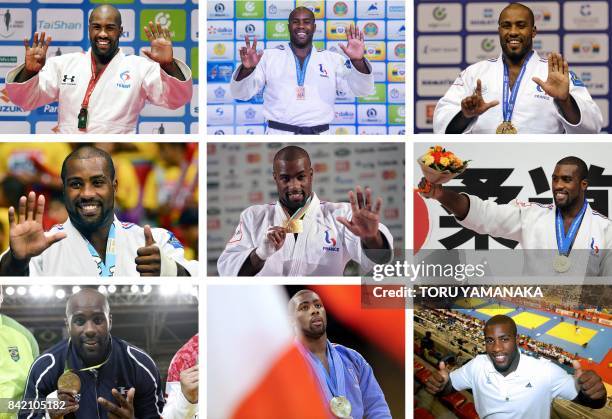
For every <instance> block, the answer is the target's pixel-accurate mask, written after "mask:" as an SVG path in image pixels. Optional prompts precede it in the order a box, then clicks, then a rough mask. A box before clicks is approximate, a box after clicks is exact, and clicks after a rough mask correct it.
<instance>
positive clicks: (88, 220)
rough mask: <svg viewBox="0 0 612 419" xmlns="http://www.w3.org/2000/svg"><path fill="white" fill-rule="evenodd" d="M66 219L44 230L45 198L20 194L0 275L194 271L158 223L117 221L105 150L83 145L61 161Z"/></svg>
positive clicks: (12, 211)
mask: <svg viewBox="0 0 612 419" xmlns="http://www.w3.org/2000/svg"><path fill="white" fill-rule="evenodd" d="M62 182H63V184H64V204H65V205H66V210H67V211H68V217H69V219H68V220H67V221H66V222H65V223H63V224H60V225H56V226H54V227H53V228H52V229H51V230H50V231H49V232H48V233H45V232H44V230H43V212H44V207H45V197H44V196H43V195H40V196H39V197H38V199H37V198H36V194H35V193H34V192H30V194H29V195H28V196H27V198H26V197H25V196H22V197H21V199H20V200H19V208H18V212H17V214H16V213H15V209H14V208H13V207H10V208H9V223H10V230H9V236H10V247H9V249H8V250H7V251H6V252H4V254H3V255H2V256H1V257H0V275H11V276H26V275H31V276H38V275H45V276H49V275H56V276H73V275H74V276H106V277H110V276H135V275H139V274H140V275H142V276H190V275H191V276H196V275H197V273H198V265H197V262H196V261H187V260H185V258H184V252H183V246H182V245H181V243H180V242H179V241H178V240H177V238H176V237H175V236H174V235H173V234H172V233H170V232H169V231H167V230H164V229H162V228H155V229H151V227H149V226H145V227H144V228H141V227H139V226H136V225H134V224H132V223H122V222H120V221H119V220H118V219H117V218H116V217H115V215H114V213H113V208H114V202H115V190H116V188H117V179H116V178H115V169H114V166H113V162H112V159H111V157H110V155H109V154H108V153H106V152H105V151H103V150H100V149H97V148H95V147H90V146H84V147H81V148H78V149H76V150H75V151H73V152H72V153H71V154H69V155H68V157H66V159H65V160H64V164H63V166H62Z"/></svg>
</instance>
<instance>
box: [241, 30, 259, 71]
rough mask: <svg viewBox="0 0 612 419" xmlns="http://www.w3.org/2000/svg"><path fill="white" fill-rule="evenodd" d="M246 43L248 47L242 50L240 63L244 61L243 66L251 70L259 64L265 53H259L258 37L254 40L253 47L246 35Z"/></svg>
mask: <svg viewBox="0 0 612 419" xmlns="http://www.w3.org/2000/svg"><path fill="white" fill-rule="evenodd" d="M244 43H245V44H246V47H242V48H240V61H242V66H243V67H244V69H245V70H250V69H252V68H255V67H256V66H257V64H259V61H260V60H261V57H262V56H263V51H260V52H257V37H255V38H254V39H253V45H251V42H250V40H249V36H248V35H245V36H244Z"/></svg>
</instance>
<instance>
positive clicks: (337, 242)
mask: <svg viewBox="0 0 612 419" xmlns="http://www.w3.org/2000/svg"><path fill="white" fill-rule="evenodd" d="M273 173H274V180H275V182H276V188H277V191H278V196H279V200H278V202H276V203H275V204H268V205H254V206H252V207H249V208H247V209H246V210H244V211H243V212H242V214H241V215H240V223H239V224H238V227H237V228H236V231H235V233H234V235H233V237H232V238H231V239H230V240H229V242H228V243H227V245H226V246H225V249H224V250H223V253H222V254H221V256H220V257H219V260H218V261H217V268H218V270H219V275H221V276H253V275H260V276H304V275H327V276H341V275H342V274H343V271H344V268H345V266H346V264H347V262H348V261H349V260H354V261H356V262H357V263H359V265H360V267H361V269H362V270H363V271H364V272H369V271H370V270H371V269H372V267H373V266H374V264H380V263H387V262H388V261H389V260H390V259H391V256H392V249H393V237H392V236H391V233H390V232H389V230H388V229H387V227H385V226H384V225H382V224H380V222H379V220H380V209H381V206H382V198H380V197H379V198H378V199H377V200H376V202H375V203H373V202H372V193H371V191H370V189H369V188H366V190H365V197H364V193H363V192H362V190H361V187H359V186H357V188H356V190H355V192H354V193H353V191H350V192H349V200H350V204H347V203H332V202H324V201H320V200H319V198H318V197H317V195H316V194H315V193H314V192H312V177H313V170H312V168H311V164H310V157H309V156H308V153H307V152H306V151H305V150H304V149H302V148H300V147H296V146H288V147H285V148H283V149H281V150H280V151H279V152H278V153H277V154H276V156H275V157H274V166H273Z"/></svg>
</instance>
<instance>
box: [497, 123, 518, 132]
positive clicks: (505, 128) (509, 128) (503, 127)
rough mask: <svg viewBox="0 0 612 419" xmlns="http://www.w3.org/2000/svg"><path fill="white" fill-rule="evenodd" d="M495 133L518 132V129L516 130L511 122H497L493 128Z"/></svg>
mask: <svg viewBox="0 0 612 419" xmlns="http://www.w3.org/2000/svg"><path fill="white" fill-rule="evenodd" d="M495 133H496V134H518V131H517V130H516V128H514V125H512V122H510V121H504V122H502V123H501V124H499V126H498V127H497V129H496V130H495Z"/></svg>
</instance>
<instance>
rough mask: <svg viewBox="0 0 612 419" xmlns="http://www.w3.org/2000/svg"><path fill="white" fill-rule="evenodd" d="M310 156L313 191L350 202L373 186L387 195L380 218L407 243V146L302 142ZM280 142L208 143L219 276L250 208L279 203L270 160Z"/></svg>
mask: <svg viewBox="0 0 612 419" xmlns="http://www.w3.org/2000/svg"><path fill="white" fill-rule="evenodd" d="M298 145H300V146H301V147H304V148H305V149H306V150H307V151H308V153H309V154H310V159H311V160H312V167H313V169H314V179H313V187H312V190H313V191H314V192H315V193H316V194H317V196H319V198H320V199H321V200H324V201H333V202H348V191H349V190H354V189H355V187H356V186H357V185H361V186H362V187H366V186H369V187H370V188H372V193H373V195H374V196H375V197H378V196H380V197H382V198H383V205H382V212H381V214H382V216H381V222H382V223H384V224H385V225H386V226H387V227H389V230H391V234H393V240H394V247H395V248H396V249H403V246H404V206H405V204H404V184H405V180H404V178H405V177H404V155H405V154H404V150H405V147H404V144H395V143H361V144H333V143H327V144H326V143H310V144H307V145H303V144H298ZM282 147H283V144H280V143H209V144H208V153H207V157H208V160H207V164H208V166H207V170H208V172H207V176H206V180H207V191H208V200H207V202H208V217H207V218H208V219H207V221H208V223H207V224H208V237H207V243H208V274H209V275H217V259H218V258H219V255H220V254H221V251H222V250H223V248H224V247H225V243H226V242H227V241H228V240H229V238H230V237H231V236H232V234H234V231H235V229H236V226H237V225H238V221H239V220H240V213H242V211H244V210H245V209H246V208H247V207H249V206H251V205H257V204H266V203H270V202H275V201H276V200H277V198H278V194H277V193H276V184H275V183H274V179H272V160H273V158H274V155H275V154H276V152H277V151H278V150H279V149H280V148H282Z"/></svg>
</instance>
